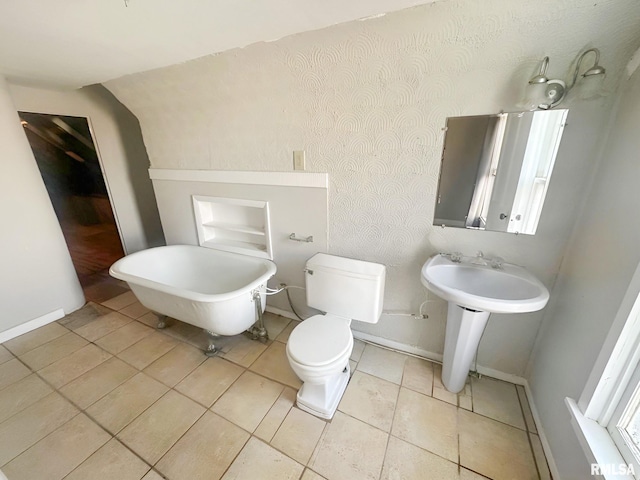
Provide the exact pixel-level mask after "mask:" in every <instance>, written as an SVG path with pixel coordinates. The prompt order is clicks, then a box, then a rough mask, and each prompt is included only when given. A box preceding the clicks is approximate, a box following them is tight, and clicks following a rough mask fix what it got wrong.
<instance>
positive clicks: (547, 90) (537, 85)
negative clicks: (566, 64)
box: [525, 48, 605, 110]
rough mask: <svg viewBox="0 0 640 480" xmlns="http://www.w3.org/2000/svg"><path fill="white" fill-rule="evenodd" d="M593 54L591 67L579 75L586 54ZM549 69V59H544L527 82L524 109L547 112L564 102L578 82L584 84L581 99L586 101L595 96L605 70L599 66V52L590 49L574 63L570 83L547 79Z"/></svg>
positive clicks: (595, 49)
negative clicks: (536, 71) (536, 72)
mask: <svg viewBox="0 0 640 480" xmlns="http://www.w3.org/2000/svg"><path fill="white" fill-rule="evenodd" d="M589 53H593V54H595V59H594V63H593V66H592V67H591V68H589V69H587V70H586V71H585V72H584V73H583V74H581V75H580V68H581V67H582V62H583V60H584V59H585V57H586V56H587V54H589ZM548 67H549V57H544V59H543V60H542V65H540V71H539V72H538V74H537V75H535V76H534V77H532V78H531V80H529V84H528V85H527V92H526V100H525V104H526V108H528V109H529V110H538V109H539V110H549V109H551V108H554V107H556V106H557V105H559V104H560V102H562V100H564V98H565V97H566V95H567V93H568V92H569V90H571V89H572V88H573V87H574V86H575V85H576V83H577V82H578V80H582V82H583V83H584V84H585V85H584V86H583V87H584V88H583V91H584V92H583V95H581V98H583V99H586V98H590V97H592V96H594V95H595V94H597V92H598V90H599V88H600V85H601V83H602V81H603V80H604V75H605V69H604V68H603V67H601V66H600V50H598V49H597V48H590V49H589V50H586V51H585V52H583V53H582V54H581V55H580V56H579V57H578V61H577V63H576V68H575V70H574V72H573V76H572V78H571V81H570V82H569V83H568V84H567V83H565V82H564V81H562V80H559V79H549V78H547V68H548ZM578 75H580V78H578Z"/></svg>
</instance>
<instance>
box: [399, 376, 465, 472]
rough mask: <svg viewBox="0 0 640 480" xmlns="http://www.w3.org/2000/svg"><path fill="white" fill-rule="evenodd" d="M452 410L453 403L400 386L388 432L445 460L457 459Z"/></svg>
mask: <svg viewBox="0 0 640 480" xmlns="http://www.w3.org/2000/svg"><path fill="white" fill-rule="evenodd" d="M456 410H457V408H456V407H454V406H453V405H449V404H447V403H445V402H441V401H440V400H436V399H434V398H432V397H428V396H426V395H422V394H420V393H417V392H414V391H412V390H408V389H406V388H401V389H400V395H399V397H398V405H397V407H396V413H395V417H394V419H393V427H392V428H391V433H392V434H393V435H395V436H396V437H399V438H401V439H402V440H405V441H407V442H409V443H411V444H413V445H416V446H418V447H420V448H423V449H425V450H428V451H430V452H432V453H435V454H436V455H440V456H441V457H444V458H446V459H447V460H451V461H452V462H457V461H458V425H457V423H458V422H457V415H456Z"/></svg>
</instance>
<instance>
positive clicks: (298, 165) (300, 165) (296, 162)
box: [293, 150, 305, 170]
mask: <svg viewBox="0 0 640 480" xmlns="http://www.w3.org/2000/svg"><path fill="white" fill-rule="evenodd" d="M293 169H294V170H304V169H305V166H304V150H294V151H293Z"/></svg>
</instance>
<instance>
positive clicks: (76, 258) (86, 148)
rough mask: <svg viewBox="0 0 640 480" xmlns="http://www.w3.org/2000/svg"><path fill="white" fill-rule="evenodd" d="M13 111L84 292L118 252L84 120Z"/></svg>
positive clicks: (102, 275)
mask: <svg viewBox="0 0 640 480" xmlns="http://www.w3.org/2000/svg"><path fill="white" fill-rule="evenodd" d="M18 113H19V115H20V119H21V121H22V126H23V127H24V131H25V133H26V135H27V139H28V140H29V144H30V145H31V149H32V150H33V155H34V157H35V159H36V162H37V163H38V168H39V169H40V174H41V175H42V179H43V180H44V184H45V185H46V187H47V191H48V192H49V198H51V203H52V204H53V208H54V210H55V212H56V216H57V217H58V221H59V222H60V226H61V227H62V233H63V234H64V238H65V240H66V242H67V246H68V248H69V253H70V254H71V259H72V260H73V265H74V266H75V269H76V272H77V274H78V279H79V280H80V283H81V285H82V287H83V289H84V290H85V296H87V297H89V295H86V294H87V290H88V289H90V288H91V286H92V285H94V284H97V283H100V282H103V281H105V279H108V278H109V277H108V274H107V270H108V268H109V266H111V264H112V263H113V262H115V261H116V260H117V259H119V258H122V257H123V256H124V251H123V248H122V242H121V240H120V235H119V234H118V228H117V226H116V222H115V218H114V214H113V209H112V207H111V202H110V201H109V196H108V194H107V187H106V185H105V182H104V178H103V176H102V170H101V168H100V162H99V160H98V154H97V151H96V147H95V144H94V143H93V139H92V137H91V131H90V129H89V124H88V122H87V119H86V118H84V117H69V116H62V115H46V114H41V113H27V112H18Z"/></svg>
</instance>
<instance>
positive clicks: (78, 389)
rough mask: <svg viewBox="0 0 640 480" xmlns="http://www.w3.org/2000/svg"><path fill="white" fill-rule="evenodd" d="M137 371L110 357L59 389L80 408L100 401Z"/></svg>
mask: <svg viewBox="0 0 640 480" xmlns="http://www.w3.org/2000/svg"><path fill="white" fill-rule="evenodd" d="M136 373H138V371H137V370H136V369H135V368H133V367H132V366H130V365H127V364H126V363H124V362H123V361H122V360H120V359H119V358H116V357H112V358H110V359H109V360H107V361H106V362H103V363H101V364H100V365H98V366H97V367H95V368H93V369H91V370H89V371H88V372H87V373H85V374H83V375H80V376H79V377H78V378H76V379H75V380H73V381H71V382H69V383H67V384H66V385H65V386H64V387H62V388H61V389H60V393H62V394H63V395H64V396H65V397H67V398H68V399H69V400H71V401H72V402H73V403H75V404H76V405H77V406H78V407H80V408H83V409H84V408H87V407H88V406H89V405H91V404H93V403H94V402H96V401H98V400H100V399H101V398H102V397H104V396H105V395H106V394H108V393H109V392H110V391H112V390H113V389H114V388H116V387H118V386H119V385H121V384H122V383H124V382H126V381H127V380H128V379H130V378H131V377H133V376H134V375H135V374H136Z"/></svg>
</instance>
